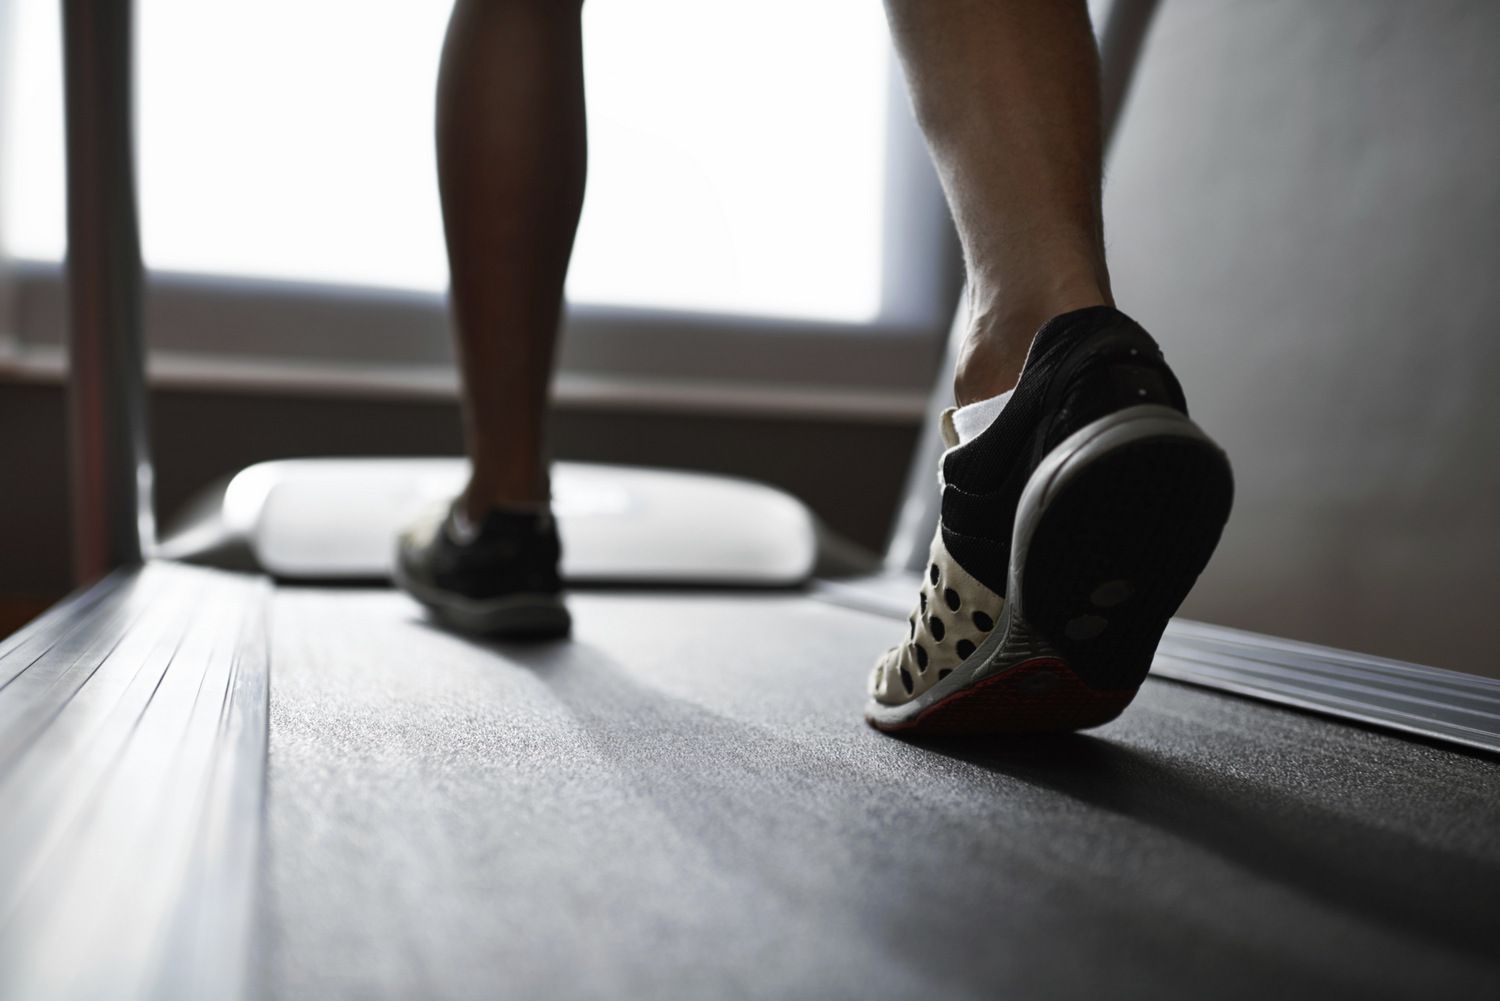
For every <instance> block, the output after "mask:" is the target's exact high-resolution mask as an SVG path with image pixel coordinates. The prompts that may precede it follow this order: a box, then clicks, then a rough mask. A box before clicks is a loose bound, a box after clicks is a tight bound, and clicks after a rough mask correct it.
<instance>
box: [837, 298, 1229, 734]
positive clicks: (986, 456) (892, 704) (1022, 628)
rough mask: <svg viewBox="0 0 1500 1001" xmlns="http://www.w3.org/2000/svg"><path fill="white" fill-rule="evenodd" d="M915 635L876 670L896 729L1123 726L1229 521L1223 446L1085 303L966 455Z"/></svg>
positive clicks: (949, 481)
mask: <svg viewBox="0 0 1500 1001" xmlns="http://www.w3.org/2000/svg"><path fill="white" fill-rule="evenodd" d="M942 433H943V435H944V440H945V442H946V444H947V445H948V449H947V451H946V452H944V454H943V458H942V462H941V466H940V475H939V486H940V488H941V490H942V517H941V519H940V521H939V524H938V531H937V534H936V537H935V538H934V539H933V541H932V550H931V559H930V560H929V563H928V567H927V572H926V574H925V575H924V577H923V583H922V590H921V594H920V596H919V598H918V606H917V609H916V610H915V611H914V612H913V613H912V616H911V620H910V624H909V629H908V632H907V636H906V638H905V642H903V643H902V644H901V645H900V646H897V647H895V648H893V649H891V650H888V651H887V652H886V653H885V654H884V655H883V656H882V657H881V658H880V660H879V661H878V662H877V663H876V665H875V670H874V672H873V674H872V676H871V681H870V695H871V701H870V703H869V706H868V708H867V709H866V712H865V718H866V719H867V720H868V721H869V722H870V723H871V724H872V725H873V726H875V727H877V728H878V729H881V730H886V731H904V732H909V733H1027V732H1048V731H1061V730H1077V729H1083V728H1086V727H1091V726H1098V725H1099V724H1101V723H1106V722H1108V721H1109V720H1111V719H1114V718H1115V717H1116V716H1118V715H1119V714H1120V712H1121V711H1123V710H1124V708H1125V707H1126V706H1127V705H1129V703H1130V701H1131V699H1132V698H1134V696H1135V693H1136V690H1137V689H1138V688H1139V687H1140V684H1141V682H1142V680H1143V679H1144V678H1145V677H1146V672H1147V671H1148V670H1149V668H1150V667H1151V660H1152V657H1153V655H1154V654H1155V652H1156V646H1157V643H1158V641H1159V640H1160V639H1161V635H1162V631H1163V630H1164V629H1165V628H1166V624H1167V620H1168V619H1170V618H1171V616H1172V615H1173V613H1175V612H1176V611H1177V608H1178V606H1179V605H1180V604H1181V603H1182V600H1183V599H1184V598H1185V597H1186V596H1187V593H1188V591H1189V590H1190V589H1191V588H1192V586H1193V583H1194V582H1195V581H1196V580H1197V578H1198V574H1199V573H1200V572H1201V571H1202V570H1203V567H1204V566H1205V565H1206V564H1207V562H1208V559H1209V556H1210V555H1212V553H1213V551H1214V547H1215V546H1216V545H1218V541H1219V535H1220V533H1221V531H1222V530H1223V527H1224V523H1225V521H1226V520H1227V519H1228V517H1229V508H1230V503H1231V499H1232V495H1233V490H1234V488H1233V480H1232V477H1231V474H1230V469H1229V461H1228V459H1227V458H1226V457H1225V455H1224V453H1223V451H1222V450H1221V449H1220V448H1219V447H1218V446H1217V445H1215V444H1214V442H1213V441H1212V440H1210V439H1209V437H1208V436H1207V435H1206V434H1204V433H1203V431H1202V430H1201V429H1200V428H1199V427H1198V426H1197V425H1196V424H1194V423H1193V422H1192V421H1191V420H1189V419H1188V416H1187V405H1186V403H1185V401H1184V399H1183V394H1182V389H1181V387H1180V386H1179V385H1178V382H1177V379H1176V378H1175V377H1174V376H1173V374H1172V371H1171V369H1169V368H1168V367H1167V364H1166V362H1165V361H1164V360H1163V358H1162V356H1161V351H1160V349H1159V348H1158V347H1157V345H1156V342H1155V341H1153V340H1152V339H1151V337H1150V335H1148V334H1147V333H1146V332H1145V331H1144V330H1142V329H1141V327H1140V326H1138V325H1137V324H1136V323H1135V322H1134V321H1133V320H1131V319H1130V318H1129V317H1127V316H1125V315H1124V314H1123V313H1120V312H1119V311H1118V310H1115V309H1112V308H1109V307H1103V306H1100V307H1091V308H1089V309H1082V310H1077V311H1075V312H1071V313H1066V314H1064V315H1062V316H1059V317H1056V318H1055V319H1053V320H1051V321H1049V322H1048V323H1047V324H1045V325H1044V326H1043V327H1042V328H1041V329H1040V330H1039V331H1038V332H1037V335H1036V338H1035V340H1034V341H1033V342H1032V345H1031V351H1030V353H1029V355H1028V356H1027V359H1026V365H1025V367H1024V369H1023V370H1022V373H1021V378H1020V382H1019V383H1018V384H1017V386H1016V389H1015V392H1014V393H1013V395H1012V396H1011V398H1010V400H1009V401H1008V402H1007V403H1006V405H1005V408H1004V409H1003V410H1002V411H1001V412H1000V414H999V416H998V417H996V418H995V420H994V423H992V424H991V425H990V426H989V427H988V428H987V429H985V430H984V431H983V432H981V433H980V434H979V435H977V436H976V437H974V438H973V439H971V440H970V441H968V442H966V443H964V444H962V445H959V444H958V441H957V435H956V433H955V431H954V429H953V423H952V412H951V411H949V412H948V413H947V414H944V416H943V427H942Z"/></svg>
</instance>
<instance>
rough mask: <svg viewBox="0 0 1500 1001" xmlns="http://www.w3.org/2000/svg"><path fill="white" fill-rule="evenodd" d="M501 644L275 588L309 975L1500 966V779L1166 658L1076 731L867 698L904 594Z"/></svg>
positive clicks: (874, 979)
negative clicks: (973, 718)
mask: <svg viewBox="0 0 1500 1001" xmlns="http://www.w3.org/2000/svg"><path fill="white" fill-rule="evenodd" d="M573 608H574V612H575V616H576V630H575V639H574V640H573V641H572V642H571V643H550V644H539V645H502V644H486V643H481V642H475V641H470V640H466V639H462V638H459V637H456V636H453V635H450V634H448V633H445V632H442V631H439V630H437V629H434V628H432V627H430V626H429V625H428V624H427V623H426V622H425V621H424V619H423V618H422V616H421V614H420V612H419V611H418V609H417V608H416V606H414V605H412V604H410V603H409V602H408V601H407V600H406V599H405V598H403V597H401V596H399V595H397V594H395V593H393V592H391V591H388V590H380V589H333V588H282V589H279V590H278V591H277V592H276V594H275V595H274V597H273V599H272V613H271V634H272V656H271V664H272V685H271V723H270V759H269V775H268V786H267V802H268V829H267V854H266V878H267V881H268V882H267V887H266V890H267V892H266V893H264V894H263V902H262V910H261V916H260V935H259V942H260V946H259V947H260V949H261V950H262V959H263V962H262V963H261V964H260V965H261V966H262V967H263V970H264V982H263V983H262V984H260V985H259V988H260V990H262V991H264V993H266V994H267V995H269V996H272V997H277V998H302V997H318V998H329V999H337V998H387V997H388V998H408V997H424V998H480V997H484V998H494V997H502V998H509V997H515V998H538V997H547V998H620V997H642V998H644V997H651V998H675V997H695V998H697V997H715V998H718V997H726V998H728V997H745V998H759V997H819V998H846V997H847V998H859V999H860V1001H870V999H873V998H888V997H889V998H897V997H917V996H920V997H923V998H926V999H931V998H968V997H975V998H977V997H985V998H993V997H1000V996H1010V997H1020V998H1037V997H1043V998H1044V997H1079V996H1083V995H1089V996H1094V995H1097V994H1098V993H1099V992H1100V991H1101V990H1102V989H1107V992H1108V993H1109V994H1110V995H1111V996H1123V997H1152V998H1156V997H1162V996H1170V995H1176V996H1194V997H1201V996H1207V995H1212V996H1215V997H1245V998H1252V997H1253V998H1257V999H1263V998H1264V997H1265V996H1267V994H1268V993H1274V994H1275V995H1277V996H1314V995H1317V996H1324V997H1326V996H1329V995H1330V994H1339V995H1352V994H1355V993H1356V992H1358V993H1361V994H1370V995H1374V996H1411V997H1416V996H1422V997H1432V996H1443V995H1454V994H1457V993H1459V992H1460V991H1468V992H1476V993H1485V994H1488V995H1490V996H1495V995H1496V992H1497V991H1500V953H1497V950H1496V948H1495V943H1496V941H1500V795H1497V791H1500V789H1497V783H1500V778H1497V776H1500V771H1497V766H1496V763H1495V762H1494V761H1493V760H1491V759H1487V758H1485V757H1482V756H1479V755H1468V754H1463V753H1456V752H1453V751H1450V750H1445V749H1441V748H1438V747H1435V746H1429V745H1426V744H1422V743H1420V742H1415V741H1409V740H1403V739H1399V738H1396V737H1392V736H1387V735H1384V734H1380V733H1376V732H1373V731H1370V730H1366V729H1361V728H1358V727H1354V726H1346V725H1342V724H1337V723H1332V722H1328V721H1325V720H1322V719H1318V718H1315V717H1310V716H1306V715H1302V714H1298V713H1295V712H1290V711H1286V710H1281V709H1277V708H1274V707H1270V706H1264V705H1261V704H1257V703H1254V702H1250V701H1246V700H1241V699H1237V698H1234V697H1230V696H1224V695H1219V694H1214V693H1210V692H1206V691H1202V690H1199V689H1195V688H1190V687H1187V686H1183V685H1178V684H1174V683H1172V682H1165V681H1161V682H1156V681H1153V682H1148V684H1147V687H1146V688H1145V690H1144V691H1143V693H1142V695H1141V697H1140V698H1139V699H1138V701H1137V703H1136V705H1135V706H1134V707H1133V708H1132V709H1131V710H1130V712H1129V713H1127V714H1126V716H1124V717H1123V718H1121V719H1120V720H1119V721H1117V722H1115V723H1113V724H1111V725H1109V726H1107V727H1104V728H1102V729H1100V730H1098V731H1095V732H1093V733H1091V734H1088V735H1083V736H1075V737H1069V738H1063V739H1053V740H1048V741H1030V742H1010V743H1003V742H994V741H990V742H964V743H947V744H928V745H922V744H916V743H910V742H903V741H900V740H895V739H892V738H889V737H885V736H881V735H879V734H876V733H874V732H873V731H871V730H869V729H867V728H866V727H865V726H864V725H863V724H862V723H861V722H860V720H859V716H858V712H859V708H860V705H861V703H862V701H863V684H864V674H865V669H866V666H867V664H868V662H869V660H870V658H871V657H872V656H873V654H875V653H876V652H878V650H879V649H880V648H881V647H882V645H883V644H884V643H886V642H887V641H890V640H894V638H895V636H896V634H897V633H899V631H900V624H899V623H894V622H892V621H891V620H889V619H887V618H882V617H880V616H877V615H872V614H869V613H866V612H860V611H855V610H852V609H848V608H840V607H835V606H832V605H829V604H825V603H821V602H818V601H815V600H810V599H808V598H806V597H799V596H794V595H746V594H732V595H729V594H717V595H716V594H702V593H699V594H692V595H667V594H653V593H648V592H616V593H595V594H582V595H578V596H575V597H574V599H573Z"/></svg>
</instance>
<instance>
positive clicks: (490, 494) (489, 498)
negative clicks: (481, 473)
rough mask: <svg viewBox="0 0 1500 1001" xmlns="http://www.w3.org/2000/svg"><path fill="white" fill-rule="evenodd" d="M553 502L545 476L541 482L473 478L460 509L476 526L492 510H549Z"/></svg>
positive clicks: (462, 498)
mask: <svg viewBox="0 0 1500 1001" xmlns="http://www.w3.org/2000/svg"><path fill="white" fill-rule="evenodd" d="M550 503H551V498H550V492H549V490H548V488H547V484H546V477H545V474H544V475H543V477H542V479H541V481H540V482H536V481H533V480H517V481H507V480H490V479H480V478H472V479H470V480H469V483H468V486H466V487H465V488H464V491H463V493H462V494H460V495H459V508H460V510H462V511H463V513H464V517H466V518H468V519H469V521H470V522H472V523H474V524H476V525H477V524H479V523H480V522H481V521H483V520H484V518H485V516H486V515H488V514H489V513H490V512H491V511H495V510H502V511H528V510H530V511H545V510H547V508H548V507H549V506H550Z"/></svg>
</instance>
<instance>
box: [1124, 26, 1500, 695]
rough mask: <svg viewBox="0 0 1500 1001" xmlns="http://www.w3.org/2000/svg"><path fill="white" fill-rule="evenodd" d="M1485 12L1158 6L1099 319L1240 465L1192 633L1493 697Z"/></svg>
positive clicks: (1498, 497) (1490, 86)
mask: <svg viewBox="0 0 1500 1001" xmlns="http://www.w3.org/2000/svg"><path fill="white" fill-rule="evenodd" d="M1496 39H1500V5H1496V4H1493V3H1488V2H1484V0H1472V2H1456V0H1428V2H1423V3H1408V2H1404V0H1381V2H1368V0H1319V2H1317V3H1311V2H1291V0H1282V2H1267V0H1240V2H1232V0H1213V2H1209V0H1194V2H1192V3H1187V2H1177V3H1174V2H1167V3H1165V4H1164V5H1163V7H1162V12H1161V14H1160V15H1159V18H1158V21H1157V23H1156V25H1155V26H1154V28H1153V31H1152V34H1151V36H1150V41H1149V44H1148V48H1147V50H1146V52H1145V54H1144V62H1143V64H1142V66H1141V72H1140V75H1139V77H1138V78H1137V85H1136V89H1135V91H1134V93H1133V95H1132V99H1131V102H1130V104H1129V106H1128V108H1127V111H1126V118H1125V120H1124V131H1123V133H1122V135H1121V138H1120V142H1119V145H1118V147H1117V151H1116V156H1115V157H1114V159H1113V161H1112V163H1111V170H1110V177H1109V179H1108V183H1107V189H1106V218H1107V223H1108V226H1109V228H1110V244H1111V252H1112V260H1113V263H1114V268H1115V278H1116V292H1117V295H1118V298H1119V301H1120V303H1121V305H1122V306H1123V307H1124V308H1125V309H1126V310H1127V311H1129V312H1132V313H1134V314H1136V315H1137V317H1138V318H1139V319H1140V320H1141V321H1142V322H1144V323H1145V324H1146V325H1147V326H1148V328H1150V329H1151V330H1153V331H1154V332H1155V333H1156V334H1157V335H1158V337H1159V339H1160V340H1161V341H1162V343H1163V346H1164V347H1165V349H1166V352H1167V355H1168V358H1169V359H1170V360H1171V361H1172V362H1173V364H1174V365H1175V367H1176V368H1177V370H1178V372H1179V374H1180V375H1181V376H1182V377H1183V380H1184V382H1185V384H1186V387H1187V391H1188V399H1189V403H1190V405H1191V406H1192V408H1193V410H1194V413H1195V415H1196V416H1197V417H1198V418H1199V420H1200V421H1201V422H1202V423H1203V424H1204V426H1205V427H1207V428H1208V429H1209V431H1210V432H1211V433H1212V434H1214V435H1215V436H1216V437H1217V438H1218V439H1219V440H1220V441H1221V442H1222V443H1223V444H1224V445H1225V446H1226V447H1227V448H1228V450H1229V452H1230V455H1231V458H1232V459H1233V461H1234V463H1235V468H1236V476H1237V489H1238V496H1237V501H1236V511H1235V514H1234V518H1233V520H1232V521H1231V523H1230V526H1229V529H1228V532H1227V534H1226V536H1225V539H1224V543H1223V546H1222V548H1221V550H1220V552H1219V554H1218V556H1217V557H1216V558H1215V560H1214V562H1213V564H1212V565H1211V566H1210V568H1209V570H1208V571H1207V573H1206V575H1205V577H1204V579H1203V580H1202V581H1201V583H1200V586H1199V588H1198V590H1197V591H1196V592H1195V593H1194V595H1193V596H1192V598H1191V599H1190V600H1189V603H1188V607H1187V608H1186V609H1185V612H1186V613H1188V614H1192V615H1194V616H1196V617H1199V618H1203V619H1207V620H1211V621H1217V622H1226V623H1233V624H1236V625H1242V626H1246V627H1249V628H1252V629H1260V630H1265V631H1268V632H1274V633H1281V634H1284V635H1289V636H1294V637H1301V638H1306V639H1310V640H1316V641H1324V642H1328V643H1332V644H1336V645H1339V646H1344V647H1350V648H1353V649H1358V650H1366V651H1373V652H1378V653H1381V654H1386V655H1390V656H1394V657H1400V658H1404V659H1410V660H1414V661H1418V662H1425V663H1432V664H1437V665H1440V666H1445V667H1452V668H1459V669H1463V670H1468V671H1473V672H1478V673H1488V674H1494V675H1497V676H1500V658H1497V657H1496V656H1495V653H1494V646H1493V643H1492V636H1493V631H1494V626H1493V623H1494V618H1495V614H1496V604H1497V600H1500V531H1497V530H1496V519H1497V516H1500V392H1497V387H1500V337H1497V336H1496V333H1495V327H1494V318H1495V317H1496V316H1497V315H1500V284H1497V282H1496V269H1497V265H1500V253H1497V250H1496V240H1497V237H1500V171H1497V169H1496V164H1497V163H1500V128H1497V118H1496V111H1495V109H1496V107H1497V105H1500V61H1497V60H1496V59H1495V58H1494V51H1493V50H1494V45H1495V40H1496Z"/></svg>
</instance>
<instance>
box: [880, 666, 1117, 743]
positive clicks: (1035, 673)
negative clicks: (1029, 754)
mask: <svg viewBox="0 0 1500 1001" xmlns="http://www.w3.org/2000/svg"><path fill="white" fill-rule="evenodd" d="M1135 693H1136V690H1135V689H1130V690H1128V691H1098V690H1097V689H1093V688H1090V687H1088V686H1087V685H1085V684H1084V683H1083V682H1082V681H1081V680H1080V679H1079V678H1078V676H1077V675H1076V674H1074V673H1073V671H1072V670H1071V669H1070V668H1069V667H1068V664H1067V662H1066V661H1063V660H1061V659H1059V658H1057V657H1036V658H1033V659H1031V660H1027V661H1022V662H1021V663H1020V664H1017V665H1016V666H1015V667H1013V668H1011V669H1009V670H1007V671H1005V672H1004V673H1003V674H997V675H995V676H994V677H992V678H985V679H984V680H983V681H981V682H979V683H977V684H974V685H970V686H969V687H968V688H964V689H961V690H959V691H957V692H954V693H953V694H952V695H950V696H948V697H947V698H945V699H943V700H941V701H939V702H934V703H933V704H932V705H930V706H928V707H927V708H926V709H924V710H922V711H921V712H920V713H918V714H917V715H916V716H915V717H914V718H912V719H909V720H906V721H904V722H901V723H881V722H878V721H876V720H874V719H869V718H868V717H867V722H868V723H869V724H870V725H871V726H873V727H875V729H877V730H880V731H882V732H885V733H903V734H909V735H917V734H945V735H947V734H952V735H958V734H971V735H972V734H1018V733H1062V732H1067V731H1071V730H1086V729H1088V728H1089V727H1094V726H1102V725H1103V724H1105V723H1108V722H1109V721H1110V720H1112V719H1114V718H1115V717H1116V716H1118V715H1120V713H1121V712H1123V711H1124V710H1125V707H1126V706H1128V705H1130V702H1131V700H1132V699H1134V698H1135Z"/></svg>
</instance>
